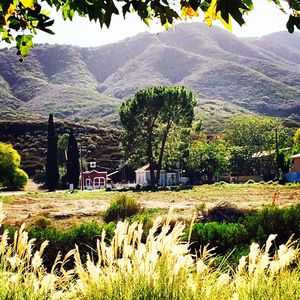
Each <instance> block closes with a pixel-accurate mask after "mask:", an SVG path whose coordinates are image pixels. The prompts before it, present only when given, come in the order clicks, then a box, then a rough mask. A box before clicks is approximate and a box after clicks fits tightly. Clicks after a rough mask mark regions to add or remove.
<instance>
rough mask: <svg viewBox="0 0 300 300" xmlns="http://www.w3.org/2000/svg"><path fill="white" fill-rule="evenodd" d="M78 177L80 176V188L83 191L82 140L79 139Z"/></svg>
mask: <svg viewBox="0 0 300 300" xmlns="http://www.w3.org/2000/svg"><path fill="white" fill-rule="evenodd" d="M80 178H81V190H82V191H83V183H84V180H83V170H82V140H80Z"/></svg>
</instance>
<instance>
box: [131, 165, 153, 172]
mask: <svg viewBox="0 0 300 300" xmlns="http://www.w3.org/2000/svg"><path fill="white" fill-rule="evenodd" d="M149 170H150V164H147V165H144V166H142V167H141V168H139V169H136V170H135V171H136V172H145V171H149Z"/></svg>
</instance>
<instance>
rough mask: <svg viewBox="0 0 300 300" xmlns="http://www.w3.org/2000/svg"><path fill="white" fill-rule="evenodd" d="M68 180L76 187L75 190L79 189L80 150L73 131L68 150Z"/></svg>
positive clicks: (71, 131) (70, 135)
mask: <svg viewBox="0 0 300 300" xmlns="http://www.w3.org/2000/svg"><path fill="white" fill-rule="evenodd" d="M67 157H68V160H67V180H68V182H69V183H72V184H73V185H74V188H75V189H77V188H78V182H79V174H80V165H79V150H78V146H77V141H76V138H75V136H74V132H73V129H71V130H70V134H69V141H68V150H67Z"/></svg>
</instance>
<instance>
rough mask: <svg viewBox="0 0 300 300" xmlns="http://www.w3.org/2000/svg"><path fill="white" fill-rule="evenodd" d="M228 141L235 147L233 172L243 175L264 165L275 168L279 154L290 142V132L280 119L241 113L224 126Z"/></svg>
mask: <svg viewBox="0 0 300 300" xmlns="http://www.w3.org/2000/svg"><path fill="white" fill-rule="evenodd" d="M225 140H226V141H227V142H228V143H229V145H230V146H231V147H233V148H232V150H231V169H232V171H233V172H234V173H236V174H237V175H244V174H250V173H253V172H256V171H258V170H259V169H260V168H263V167H264V166H266V167H267V166H270V165H272V164H273V165H274V167H275V157H276V153H277V152H278V151H279V149H280V148H284V147H286V146H288V145H289V133H288V131H287V130H286V128H285V127H284V125H283V123H282V121H281V120H279V119H275V118H271V117H259V116H240V117H234V118H232V119H231V120H229V121H228V122H227V124H226V125H225Z"/></svg>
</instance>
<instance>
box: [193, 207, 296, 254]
mask: <svg viewBox="0 0 300 300" xmlns="http://www.w3.org/2000/svg"><path fill="white" fill-rule="evenodd" d="M236 212H238V211H236ZM239 216H240V217H239V221H238V222H236V223H228V222H222V223H220V222H208V223H196V224H195V225H194V227H193V231H192V235H191V242H192V249H194V250H196V249H199V247H200V246H204V245H206V244H207V243H209V244H210V245H213V246H217V248H216V253H218V254H222V255H224V254H226V253H229V252H230V251H232V250H233V249H239V248H241V249H243V247H244V246H245V245H249V244H250V243H251V242H258V243H260V244H261V245H262V244H263V243H264V241H265V240H266V239H267V238H268V236H269V235H270V234H277V238H276V241H277V242H278V244H282V243H286V242H287V241H288V240H289V238H290V237H291V236H292V235H293V239H295V240H297V239H299V238H300V227H299V224H300V204H297V205H294V206H291V207H288V208H282V209H280V208H277V207H266V208H264V209H262V210H261V211H257V212H252V213H248V214H245V213H244V212H242V211H241V212H240V214H239ZM207 220H209V215H208V217H207Z"/></svg>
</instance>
